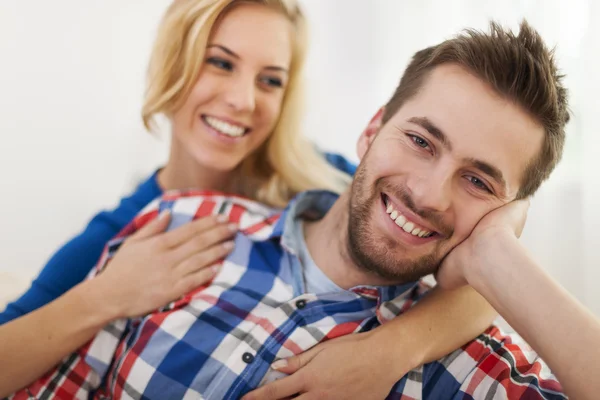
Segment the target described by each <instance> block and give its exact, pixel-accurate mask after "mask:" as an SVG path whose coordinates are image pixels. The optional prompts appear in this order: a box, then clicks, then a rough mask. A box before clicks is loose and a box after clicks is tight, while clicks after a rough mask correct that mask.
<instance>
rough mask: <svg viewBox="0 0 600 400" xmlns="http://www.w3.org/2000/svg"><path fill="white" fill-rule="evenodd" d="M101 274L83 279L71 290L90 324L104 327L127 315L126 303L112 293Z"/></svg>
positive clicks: (74, 299)
mask: <svg viewBox="0 0 600 400" xmlns="http://www.w3.org/2000/svg"><path fill="white" fill-rule="evenodd" d="M106 284H108V282H104V279H101V276H98V277H96V278H93V279H90V280H86V281H83V282H82V283H81V284H79V285H77V286H76V287H74V288H73V289H72V290H71V296H73V301H75V302H77V304H78V307H79V308H80V312H81V313H82V314H83V315H85V316H86V318H88V321H89V324H90V325H93V326H96V327H99V328H100V327H103V326H105V325H107V324H108V323H110V322H112V321H114V320H115V319H118V318H122V317H124V316H125V310H124V304H122V303H123V302H121V301H119V298H118V297H116V296H114V295H112V294H111V292H110V290H109V289H110V288H107V287H106Z"/></svg>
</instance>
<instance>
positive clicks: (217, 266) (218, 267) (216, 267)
mask: <svg viewBox="0 0 600 400" xmlns="http://www.w3.org/2000/svg"><path fill="white" fill-rule="evenodd" d="M210 269H212V272H213V274H218V273H219V271H220V270H221V264H215V265H213V266H212V267H210Z"/></svg>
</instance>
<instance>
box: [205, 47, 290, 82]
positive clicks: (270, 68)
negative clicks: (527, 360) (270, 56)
mask: <svg viewBox="0 0 600 400" xmlns="http://www.w3.org/2000/svg"><path fill="white" fill-rule="evenodd" d="M212 47H216V48H218V49H220V50H222V51H224V52H225V53H227V54H229V55H230V56H231V57H233V58H237V59H238V60H239V59H240V56H238V55H237V54H236V53H235V52H234V51H233V50H231V49H229V48H227V47H225V46H223V45H221V44H216V43H215V44H209V45H208V46H206V48H207V49H210V48H212ZM264 69H266V70H269V71H280V72H285V73H286V74H287V73H288V70H287V69H286V68H283V67H280V66H277V65H269V66H268V67H265V68H264Z"/></svg>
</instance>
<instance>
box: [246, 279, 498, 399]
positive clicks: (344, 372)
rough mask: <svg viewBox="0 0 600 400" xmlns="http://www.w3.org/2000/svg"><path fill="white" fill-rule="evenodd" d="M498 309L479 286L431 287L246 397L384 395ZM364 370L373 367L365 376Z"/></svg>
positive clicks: (484, 324) (301, 358) (293, 363)
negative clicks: (388, 315)
mask: <svg viewBox="0 0 600 400" xmlns="http://www.w3.org/2000/svg"><path fill="white" fill-rule="evenodd" d="M495 317H496V312H495V311H494V309H493V308H492V307H491V306H490V305H489V304H488V303H487V302H486V301H485V300H484V299H483V297H481V296H480V295H479V294H478V293H477V292H476V291H475V290H473V289H472V288H470V287H466V286H465V287H461V288H458V289H456V290H443V289H440V288H435V289H433V290H432V291H431V292H430V293H429V294H427V295H426V296H425V297H424V298H423V300H421V301H420V302H419V303H418V304H417V305H416V306H415V307H413V308H411V309H410V310H408V311H407V312H405V313H404V314H402V315H400V316H398V317H396V318H394V319H393V320H391V321H390V322H388V323H386V324H385V325H383V326H381V327H379V328H376V329H374V330H372V331H370V332H367V333H360V334H355V335H347V336H344V337H341V338H339V339H334V340H331V341H329V342H325V343H323V344H321V345H318V346H316V347H315V348H313V349H311V350H309V351H307V352H305V353H302V354H300V355H298V356H295V357H291V358H289V359H287V360H286V361H287V364H285V365H284V363H281V362H276V363H274V364H273V368H275V369H277V370H279V371H281V372H283V373H286V374H291V375H290V376H288V377H286V378H283V379H280V380H277V381H275V382H272V383H270V384H268V385H266V386H263V387H262V388H259V389H257V390H255V391H254V392H252V393H250V394H248V395H247V396H245V397H244V400H249V399H264V400H266V399H284V398H288V396H293V395H295V394H296V393H312V394H313V395H315V396H318V398H327V399H348V398H385V397H386V396H387V395H388V394H389V392H390V391H391V389H392V387H393V386H394V384H395V383H396V382H397V381H398V380H399V379H400V378H402V377H403V376H404V375H405V374H406V373H408V372H409V371H410V370H412V369H414V368H416V367H418V366H420V365H422V364H424V363H427V362H430V361H434V360H437V359H439V358H442V357H443V356H445V355H446V354H448V353H450V352H452V351H454V350H456V349H458V348H459V347H461V346H462V345H464V344H465V343H467V342H468V341H470V340H472V339H473V338H475V337H476V336H477V335H479V334H480V333H482V332H483V331H484V330H485V329H486V328H488V327H489V326H490V324H491V323H492V321H493V320H494V318H495ZM365 371H369V373H368V374H365Z"/></svg>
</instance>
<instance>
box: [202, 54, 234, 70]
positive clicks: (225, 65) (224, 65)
mask: <svg viewBox="0 0 600 400" xmlns="http://www.w3.org/2000/svg"><path fill="white" fill-rule="evenodd" d="M206 62H207V63H209V64H210V65H214V66H215V67H217V68H219V69H222V70H225V71H231V70H232V69H233V64H232V63H230V62H229V61H227V60H223V59H222V58H216V57H212V58H209V59H208V60H206Z"/></svg>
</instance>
